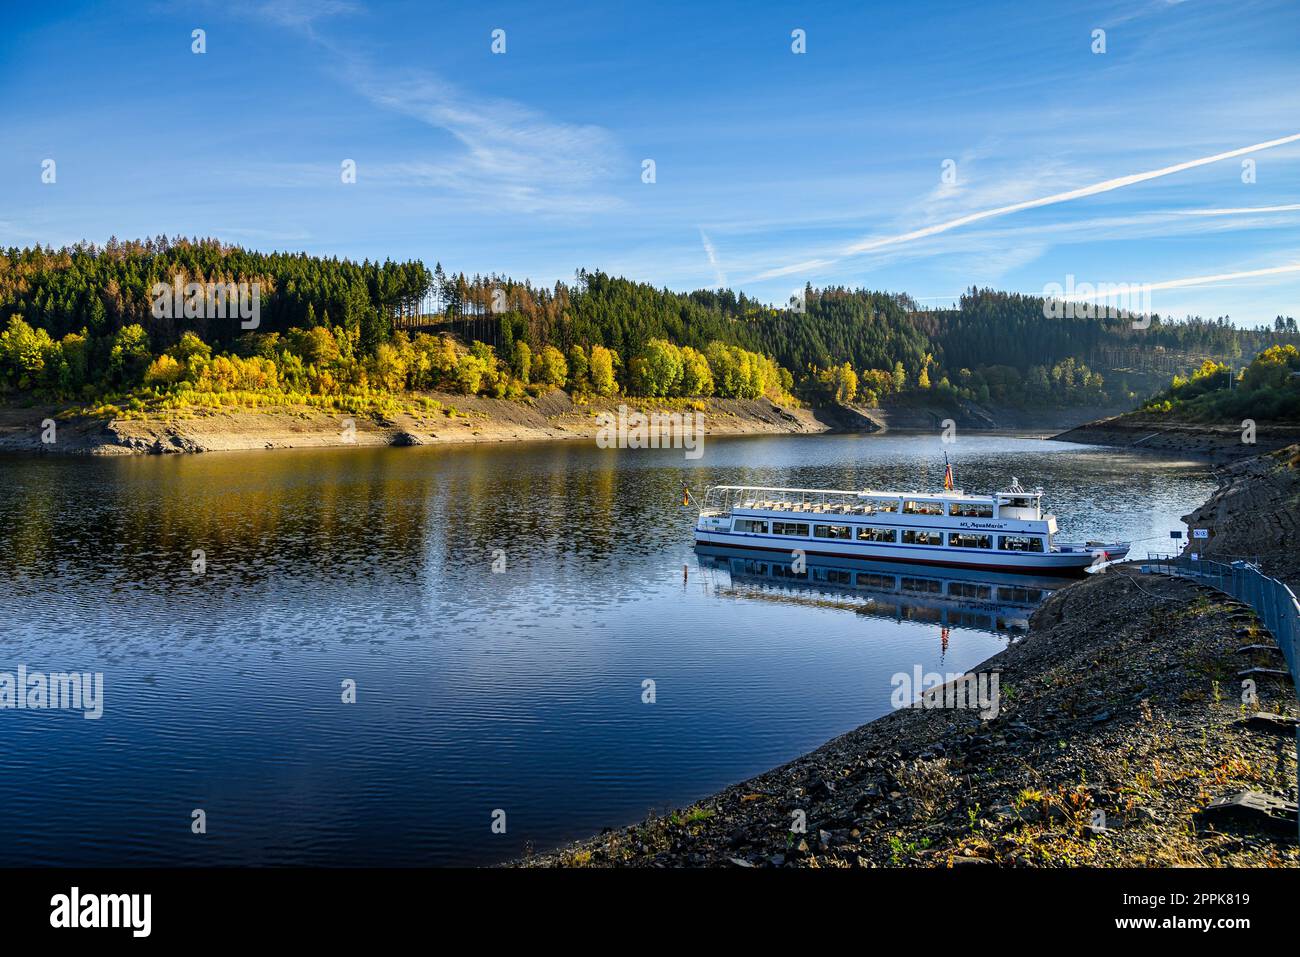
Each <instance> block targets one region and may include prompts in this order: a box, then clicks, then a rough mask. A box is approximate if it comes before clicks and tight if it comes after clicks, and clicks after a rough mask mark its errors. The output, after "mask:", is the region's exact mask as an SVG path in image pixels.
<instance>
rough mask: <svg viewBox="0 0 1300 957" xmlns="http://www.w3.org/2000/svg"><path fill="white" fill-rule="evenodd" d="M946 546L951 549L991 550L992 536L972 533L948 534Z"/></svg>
mask: <svg viewBox="0 0 1300 957" xmlns="http://www.w3.org/2000/svg"><path fill="white" fill-rule="evenodd" d="M948 545H949V546H950V547H952V548H992V547H993V536H992V535H976V534H975V533H973V532H949V533H948Z"/></svg>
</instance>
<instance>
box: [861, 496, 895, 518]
mask: <svg viewBox="0 0 1300 957" xmlns="http://www.w3.org/2000/svg"><path fill="white" fill-rule="evenodd" d="M897 511H898V499H896V498H874V499H872V500H871V501H870V502H868V504H867V514H871V513H872V512H897Z"/></svg>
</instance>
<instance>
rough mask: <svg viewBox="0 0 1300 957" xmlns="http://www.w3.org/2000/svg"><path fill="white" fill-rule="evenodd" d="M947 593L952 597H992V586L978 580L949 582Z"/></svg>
mask: <svg viewBox="0 0 1300 957" xmlns="http://www.w3.org/2000/svg"><path fill="white" fill-rule="evenodd" d="M948 594H949V595H951V596H952V597H953V598H992V597H993V586H992V585H981V584H979V583H978V582H949V583H948Z"/></svg>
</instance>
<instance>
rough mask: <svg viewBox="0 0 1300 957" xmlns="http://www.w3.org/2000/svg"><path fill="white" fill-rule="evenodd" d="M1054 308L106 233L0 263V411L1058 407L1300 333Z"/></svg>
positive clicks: (1123, 393) (1127, 394)
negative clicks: (477, 398) (13, 404)
mask: <svg viewBox="0 0 1300 957" xmlns="http://www.w3.org/2000/svg"><path fill="white" fill-rule="evenodd" d="M236 283H247V284H253V283H255V284H257V291H258V296H257V305H258V311H257V315H256V317H255V319H249V318H248V316H247V315H240V314H236V313H235V312H234V310H233V308H232V309H231V310H229V311H227V310H224V309H214V308H213V307H214V301H213V299H212V293H211V291H210V287H203V288H201V287H200V286H193V287H190V286H188V285H187V284H236ZM156 284H162V286H163V287H165V288H166V290H167V291H168V292H171V291H173V290H174V291H175V292H176V294H177V298H176V301H175V304H174V308H159V304H158V291H159V288H161V287H159V286H158V285H156ZM191 288H192V289H193V290H196V291H195V292H193V293H191V292H189V291H188V290H189V289H191ZM205 289H207V291H204V290H205ZM182 292H184V293H185V295H184V297H182V296H181V293H182ZM181 298H184V302H182V301H181ZM1049 312H1050V310H1045V309H1044V303H1043V300H1042V299H1041V298H1038V297H1032V296H1023V295H1018V294H1008V293H1001V292H995V291H992V290H981V289H972V290H971V291H970V292H969V293H968V294H966V295H965V296H963V297H962V299H961V301H960V303H959V305H958V306H957V308H953V309H943V310H921V309H919V308H918V307H917V306H916V304H915V303H914V302H913V301H912V300H910V299H909V298H908V297H907V296H905V295H898V294H888V293H884V292H877V291H868V290H864V289H846V288H842V287H834V288H825V289H814V288H812V287H808V288H806V289H805V290H804V293H803V297H802V302H801V303H795V304H793V305H792V306H790V307H786V308H773V307H772V306H770V305H767V304H765V303H762V302H760V301H758V300H755V299H752V298H749V297H747V296H745V295H744V294H743V293H735V292H733V291H731V290H721V291H717V290H702V291H696V292H691V293H680V292H673V291H671V290H667V289H657V288H654V287H652V286H649V285H647V284H645V283H638V282H634V281H632V280H628V279H623V278H618V277H612V276H609V275H607V274H605V273H603V272H600V271H587V270H579V271H578V272H577V273H576V277H575V280H574V282H573V283H571V284H566V283H557V284H556V285H555V287H554V288H538V287H534V286H533V285H531V284H530V283H527V282H516V281H513V280H511V279H509V278H506V277H500V276H493V275H489V276H473V277H467V276H465V275H464V274H463V273H462V274H452V273H448V272H446V271H444V269H443V267H442V266H441V265H440V264H436V265H435V267H434V268H433V269H432V270H430V269H428V268H427V267H426V266H425V265H424V264H423V263H420V262H414V261H412V262H405V263H394V262H383V263H378V262H368V261H367V262H362V263H356V262H351V261H348V260H340V259H337V258H321V257H314V256H308V255H306V254H302V253H260V252H254V251H250V250H245V249H242V248H240V247H236V246H228V245H225V244H222V243H220V242H217V241H216V240H186V239H180V238H177V239H168V238H167V237H157V238H155V239H150V240H146V241H143V242H118V241H117V240H111V241H110V242H109V243H108V244H107V245H106V246H103V247H97V246H94V245H90V244H80V245H78V246H75V247H71V248H65V249H60V250H53V249H46V248H42V247H35V248H32V249H12V248H11V249H9V250H6V251H3V253H0V329H3V331H2V332H0V389H3V390H4V392H5V393H6V395H7V396H8V398H9V400H10V401H21V400H23V399H24V397H27V398H41V399H45V400H61V401H68V402H82V403H87V404H91V405H96V404H100V403H117V404H120V405H122V406H124V407H125V409H127V410H128V411H132V410H134V411H137V412H138V411H141V410H146V409H150V408H180V407H184V406H186V405H209V406H213V405H215V406H220V405H237V404H251V405H258V404H267V403H296V402H301V403H308V404H318V405H332V406H339V407H348V408H367V407H371V406H383V405H384V404H385V403H389V402H391V401H392V400H393V397H394V396H399V395H402V394H406V393H411V392H412V391H415V392H419V391H421V390H434V389H436V390H443V391H452V392H463V393H482V394H487V395H495V396H499V397H506V398H523V397H525V396H527V395H529V394H532V395H538V394H541V393H542V392H544V391H545V390H548V389H551V388H556V387H559V388H564V389H567V390H569V391H570V392H573V393H575V394H579V395H580V394H584V393H586V394H596V395H605V396H608V395H614V394H620V393H621V394H628V395H642V396H656V397H658V396H663V397H672V396H678V397H684V398H690V397H703V396H710V395H720V396H726V397H740V398H754V397H757V396H760V395H764V394H767V395H770V396H772V397H774V398H778V399H784V400H789V399H791V398H792V397H793V396H798V397H800V398H803V399H805V400H807V401H813V402H818V401H825V400H832V399H833V400H837V401H840V402H849V401H857V402H863V403H866V404H874V403H876V402H878V401H879V400H880V399H881V398H883V397H884V396H886V395H890V394H895V393H916V394H921V393H924V394H925V395H926V397H927V398H928V400H930V401H938V402H944V401H955V400H957V399H958V398H965V399H970V400H974V401H978V402H999V403H1006V404H1011V405H1024V406H1041V405H1056V406H1062V405H1073V404H1081V403H1090V404H1097V403H1104V402H1112V403H1119V402H1125V401H1131V400H1137V399H1141V398H1144V397H1145V395H1146V394H1149V392H1148V393H1140V392H1139V391H1138V390H1135V389H1133V388H1131V386H1130V383H1129V378H1128V372H1127V370H1128V368H1129V366H1134V368H1135V370H1136V371H1134V372H1133V375H1135V376H1140V373H1141V370H1140V369H1137V366H1138V365H1143V364H1146V365H1149V364H1150V361H1151V359H1152V358H1153V357H1154V358H1156V359H1159V360H1160V362H1163V363H1165V366H1163V367H1162V366H1159V365H1157V366H1155V367H1154V368H1156V369H1157V371H1159V370H1160V369H1161V368H1166V367H1167V366H1168V364H1169V363H1171V362H1172V363H1174V364H1175V365H1174V368H1175V370H1176V369H1177V368H1179V366H1178V365H1177V363H1183V364H1184V365H1186V364H1187V363H1188V362H1189V361H1190V360H1189V357H1197V358H1196V361H1195V362H1194V363H1193V364H1192V366H1191V367H1190V368H1194V367H1196V366H1197V365H1199V364H1200V361H1201V359H1200V357H1206V358H1213V359H1215V360H1216V361H1218V360H1222V361H1225V362H1232V361H1233V360H1235V359H1237V358H1238V357H1245V358H1249V357H1251V356H1253V355H1255V353H1257V352H1258V351H1259V350H1260V349H1263V348H1266V347H1268V346H1269V345H1276V344H1284V343H1287V342H1297V341H1300V337H1297V335H1296V327H1295V321H1294V319H1290V318H1285V317H1280V316H1279V317H1278V319H1277V320H1276V322H1275V324H1274V328H1273V329H1271V330H1262V331H1242V330H1239V329H1236V328H1235V327H1233V326H1232V325H1231V324H1230V323H1229V322H1228V321H1227V319H1226V318H1218V319H1214V320H1202V319H1187V320H1182V321H1178V322H1173V321H1169V320H1164V319H1161V318H1160V317H1159V316H1154V317H1151V320H1150V323H1149V325H1146V326H1145V327H1144V328H1135V327H1134V323H1133V322H1131V321H1130V320H1129V319H1128V318H1118V319H1095V318H1094V319H1089V318H1074V319H1063V318H1049V316H1048V313H1049ZM1139 325H1140V324H1139ZM254 326H255V328H254ZM1099 366H1101V367H1104V368H1105V370H1106V372H1107V375H1103V374H1102V372H1101V371H1100V369H1099ZM1112 368H1113V369H1116V370H1119V371H1120V374H1119V375H1118V376H1117V375H1115V374H1112V373H1111V371H1110V370H1111V369H1112ZM1188 371H1190V369H1189V370H1188ZM1108 375H1109V379H1110V381H1108ZM1163 381H1168V376H1167V375H1165V376H1163ZM111 407H112V406H110V408H111Z"/></svg>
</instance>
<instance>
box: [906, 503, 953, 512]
mask: <svg viewBox="0 0 1300 957" xmlns="http://www.w3.org/2000/svg"><path fill="white" fill-rule="evenodd" d="M903 514H904V515H942V514H943V502H919V501H906V502H904V503H903Z"/></svg>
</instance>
